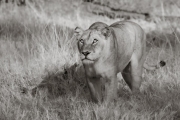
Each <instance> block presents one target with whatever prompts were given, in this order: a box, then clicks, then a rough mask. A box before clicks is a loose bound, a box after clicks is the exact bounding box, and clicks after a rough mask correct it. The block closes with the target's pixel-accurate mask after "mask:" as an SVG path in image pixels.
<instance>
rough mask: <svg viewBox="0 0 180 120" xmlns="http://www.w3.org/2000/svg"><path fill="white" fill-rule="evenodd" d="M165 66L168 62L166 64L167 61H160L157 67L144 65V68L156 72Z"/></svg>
mask: <svg viewBox="0 0 180 120" xmlns="http://www.w3.org/2000/svg"><path fill="white" fill-rule="evenodd" d="M165 65H166V62H165V61H160V62H159V64H157V65H152V66H150V65H148V64H147V63H144V65H143V67H144V68H145V69H147V70H156V69H158V68H160V67H163V66H165Z"/></svg>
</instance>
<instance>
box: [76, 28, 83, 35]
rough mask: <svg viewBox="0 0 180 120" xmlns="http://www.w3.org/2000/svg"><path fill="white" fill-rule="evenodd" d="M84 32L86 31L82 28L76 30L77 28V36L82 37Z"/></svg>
mask: <svg viewBox="0 0 180 120" xmlns="http://www.w3.org/2000/svg"><path fill="white" fill-rule="evenodd" d="M83 31H84V30H83V29H82V28H80V27H76V28H75V34H76V35H81V34H82V33H83Z"/></svg>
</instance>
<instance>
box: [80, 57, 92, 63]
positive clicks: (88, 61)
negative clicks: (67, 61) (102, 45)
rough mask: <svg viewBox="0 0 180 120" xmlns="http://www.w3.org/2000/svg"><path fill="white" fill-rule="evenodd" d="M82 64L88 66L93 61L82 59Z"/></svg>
mask: <svg viewBox="0 0 180 120" xmlns="http://www.w3.org/2000/svg"><path fill="white" fill-rule="evenodd" d="M82 62H83V63H84V64H86V63H87V64H89V63H93V62H94V60H91V59H88V58H84V59H82Z"/></svg>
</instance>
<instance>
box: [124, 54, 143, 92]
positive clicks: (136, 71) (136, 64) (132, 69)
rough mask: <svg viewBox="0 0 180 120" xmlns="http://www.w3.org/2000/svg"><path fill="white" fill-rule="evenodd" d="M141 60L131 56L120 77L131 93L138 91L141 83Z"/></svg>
mask: <svg viewBox="0 0 180 120" xmlns="http://www.w3.org/2000/svg"><path fill="white" fill-rule="evenodd" d="M143 61H144V60H143V59H142V60H140V61H138V58H137V57H136V56H135V55H133V56H132V58H131V61H130V62H129V64H128V65H127V66H126V67H125V69H124V70H123V71H122V76H123V78H124V80H125V81H126V83H127V84H128V86H129V87H130V89H131V90H132V91H133V92H136V91H139V88H140V86H141V82H142V69H143Z"/></svg>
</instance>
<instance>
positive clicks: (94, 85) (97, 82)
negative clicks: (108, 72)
mask: <svg viewBox="0 0 180 120" xmlns="http://www.w3.org/2000/svg"><path fill="white" fill-rule="evenodd" d="M87 84H88V87H89V90H90V93H91V98H92V100H93V101H94V102H96V103H98V102H102V83H101V79H100V78H87Z"/></svg>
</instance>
